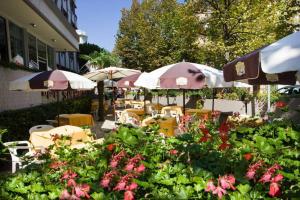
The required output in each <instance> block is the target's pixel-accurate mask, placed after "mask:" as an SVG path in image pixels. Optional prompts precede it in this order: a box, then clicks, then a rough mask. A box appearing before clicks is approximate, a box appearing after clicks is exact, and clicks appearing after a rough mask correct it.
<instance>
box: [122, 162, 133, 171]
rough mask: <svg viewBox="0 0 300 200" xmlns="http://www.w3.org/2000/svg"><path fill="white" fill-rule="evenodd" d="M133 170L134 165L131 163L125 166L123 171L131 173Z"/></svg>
mask: <svg viewBox="0 0 300 200" xmlns="http://www.w3.org/2000/svg"><path fill="white" fill-rule="evenodd" d="M133 168H134V164H133V163H129V164H127V165H126V166H125V168H124V169H125V170H126V171H132V170H133Z"/></svg>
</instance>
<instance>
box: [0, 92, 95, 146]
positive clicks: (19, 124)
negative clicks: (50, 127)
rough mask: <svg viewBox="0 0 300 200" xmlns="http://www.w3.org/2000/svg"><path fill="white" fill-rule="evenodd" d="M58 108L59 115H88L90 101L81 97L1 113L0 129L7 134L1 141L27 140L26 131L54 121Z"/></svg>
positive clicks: (27, 134)
mask: <svg viewBox="0 0 300 200" xmlns="http://www.w3.org/2000/svg"><path fill="white" fill-rule="evenodd" d="M58 108H59V110H60V111H59V112H60V113H90V112H91V99H90V98H89V97H82V98H79V99H70V100H65V101H62V102H58V103H57V102H55V103H49V104H44V105H39V106H35V107H31V108H24V109H20V110H11V111H4V112H1V113H0V127H1V128H3V129H7V133H6V134H4V135H3V138H2V139H3V141H16V140H28V138H29V133H28V130H29V129H30V128H31V127H32V126H35V125H38V124H45V123H47V122H46V120H49V119H54V118H55V116H56V115H57V113H58Z"/></svg>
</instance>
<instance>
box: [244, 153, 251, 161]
mask: <svg viewBox="0 0 300 200" xmlns="http://www.w3.org/2000/svg"><path fill="white" fill-rule="evenodd" d="M244 158H245V160H251V159H252V154H251V153H245V154H244Z"/></svg>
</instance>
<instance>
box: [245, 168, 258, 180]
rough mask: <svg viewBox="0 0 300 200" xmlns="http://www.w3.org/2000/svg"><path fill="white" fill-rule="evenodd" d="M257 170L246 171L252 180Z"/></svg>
mask: <svg viewBox="0 0 300 200" xmlns="http://www.w3.org/2000/svg"><path fill="white" fill-rule="evenodd" d="M255 173H256V171H255V170H248V171H247V173H246V177H247V178H248V179H249V180H251V179H253V178H254V176H255Z"/></svg>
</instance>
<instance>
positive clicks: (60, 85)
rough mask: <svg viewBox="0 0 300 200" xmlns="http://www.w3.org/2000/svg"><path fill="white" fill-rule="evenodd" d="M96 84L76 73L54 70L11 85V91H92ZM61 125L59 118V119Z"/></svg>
mask: <svg viewBox="0 0 300 200" xmlns="http://www.w3.org/2000/svg"><path fill="white" fill-rule="evenodd" d="M95 86H96V84H95V83H94V82H93V81H91V80H89V79H87V78H85V77H83V76H81V75H78V74H75V73H72V72H67V71H63V70H52V71H43V72H38V73H33V74H30V75H27V76H24V77H21V78H19V79H16V80H14V81H11V82H10V83H9V90H15V91H28V92H30V91H50V90H51V91H57V101H59V93H58V91H63V90H92V89H94V88H95ZM58 123H59V117H58Z"/></svg>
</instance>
